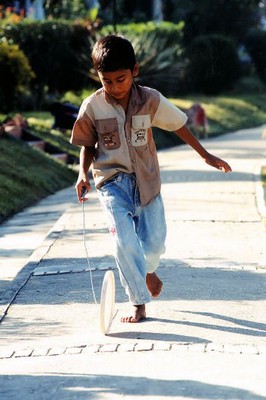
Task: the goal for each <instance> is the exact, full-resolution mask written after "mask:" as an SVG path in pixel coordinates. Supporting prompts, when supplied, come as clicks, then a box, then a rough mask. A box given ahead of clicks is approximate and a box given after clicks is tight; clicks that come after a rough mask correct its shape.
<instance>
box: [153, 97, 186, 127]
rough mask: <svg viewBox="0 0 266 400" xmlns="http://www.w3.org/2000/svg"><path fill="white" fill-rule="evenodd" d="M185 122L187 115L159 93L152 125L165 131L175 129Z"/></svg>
mask: <svg viewBox="0 0 266 400" xmlns="http://www.w3.org/2000/svg"><path fill="white" fill-rule="evenodd" d="M186 122H187V115H186V114H185V113H184V112H183V111H181V110H180V109H179V108H178V107H176V106H175V105H174V104H172V103H171V102H170V101H169V100H167V99H166V98H165V97H164V96H163V95H162V94H161V93H160V103H159V106H158V109H157V111H156V113H155V115H154V118H153V121H152V126H156V127H157V128H161V129H164V130H166V131H176V130H178V129H180V128H182V126H184V125H185V124H186Z"/></svg>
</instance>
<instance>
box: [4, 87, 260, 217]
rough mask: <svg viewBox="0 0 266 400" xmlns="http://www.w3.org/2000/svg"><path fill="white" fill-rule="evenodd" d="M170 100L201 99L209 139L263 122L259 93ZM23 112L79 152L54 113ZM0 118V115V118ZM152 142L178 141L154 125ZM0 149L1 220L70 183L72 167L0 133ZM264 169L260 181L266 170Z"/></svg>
mask: <svg viewBox="0 0 266 400" xmlns="http://www.w3.org/2000/svg"><path fill="white" fill-rule="evenodd" d="M170 100H171V101H172V102H173V103H174V104H175V105H176V106H178V107H180V108H181V109H183V110H187V109H189V108H190V107H191V106H192V104H194V103H200V104H201V105H202V106H203V107H204V109H205V111H206V114H207V119H208V133H209V137H211V136H216V135H220V134H223V133H228V132H231V131H235V130H238V129H244V128H252V127H255V126H260V125H263V124H266V94H264V93H251V94H246V95H244V94H241V95H235V96H232V95H231V96H217V97H216V96H213V97H206V96H190V97H189V98H178V99H170ZM80 102H81V99H80ZM23 116H24V117H25V118H27V120H28V123H29V127H30V130H31V131H32V132H33V133H34V134H35V135H36V136H38V137H39V138H41V139H44V140H45V141H46V142H48V143H50V144H52V145H53V146H55V147H58V148H59V149H60V150H61V151H63V152H65V153H68V154H69V155H71V156H73V157H78V156H79V148H78V147H76V146H72V145H70V143H69V138H70V131H67V132H64V133H62V132H60V131H58V130H53V129H51V126H52V124H53V117H52V115H51V114H50V113H49V112H27V113H23ZM4 118H5V116H4V115H1V114H0V121H2V120H3V119H4ZM155 141H156V144H157V148H158V149H162V148H165V147H169V146H173V145H178V144H179V143H180V139H178V138H177V136H176V135H175V134H173V133H167V134H163V132H162V131H160V130H157V129H156V130H155ZM0 152H1V157H0V192H1V197H0V222H2V221H3V220H4V219H6V218H8V217H10V216H11V215H13V214H15V213H17V212H18V211H20V210H22V209H23V208H25V207H27V206H30V205H32V204H34V202H36V201H38V200H40V199H41V198H42V197H45V196H47V195H49V194H51V193H54V192H56V191H57V190H60V189H62V188H64V187H66V186H68V185H71V184H73V183H74V182H75V179H76V172H74V171H73V169H71V168H69V167H67V166H66V165H63V164H62V163H61V162H59V161H56V160H54V159H52V158H51V157H50V156H48V155H47V154H43V153H42V152H40V151H38V150H36V149H33V148H31V147H29V146H27V145H26V144H24V143H21V142H19V141H16V140H13V139H12V138H8V137H3V136H2V137H0ZM263 171H264V172H263V177H264V181H265V180H266V178H265V175H266V174H265V169H264V170H263Z"/></svg>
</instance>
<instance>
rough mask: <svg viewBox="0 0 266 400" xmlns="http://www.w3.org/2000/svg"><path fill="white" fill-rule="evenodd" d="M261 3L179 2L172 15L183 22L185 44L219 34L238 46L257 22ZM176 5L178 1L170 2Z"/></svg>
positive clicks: (244, 0) (225, 0) (240, 0)
mask: <svg viewBox="0 0 266 400" xmlns="http://www.w3.org/2000/svg"><path fill="white" fill-rule="evenodd" d="M260 2H261V1H260V0H230V1H228V0H215V1H213V0H197V1H194V0H178V5H179V7H178V9H177V10H176V13H175V15H174V18H176V19H177V20H179V19H184V21H185V28H184V43H185V44H188V43H190V42H191V40H192V39H193V38H195V37H196V36H199V35H207V34H213V33H216V34H221V35H225V36H230V37H232V38H234V39H235V40H236V42H238V43H241V42H242V39H243V37H244V36H245V34H246V32H247V31H248V30H249V29H250V28H254V27H257V26H258V24H259V20H260V9H259V5H260ZM172 3H177V0H172Z"/></svg>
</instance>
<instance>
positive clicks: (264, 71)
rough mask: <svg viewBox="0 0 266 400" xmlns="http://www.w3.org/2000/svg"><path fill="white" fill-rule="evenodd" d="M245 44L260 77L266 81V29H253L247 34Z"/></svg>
mask: <svg viewBox="0 0 266 400" xmlns="http://www.w3.org/2000/svg"><path fill="white" fill-rule="evenodd" d="M245 45H246V48H247V51H248V53H249V54H250V56H251V58H252V60H253V62H254V65H255V68H256V71H257V73H258V76H259V78H260V79H261V81H262V82H263V83H266V31H263V30H258V29H256V30H251V31H250V32H249V33H248V34H247V36H246V39H245Z"/></svg>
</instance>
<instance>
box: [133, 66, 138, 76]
mask: <svg viewBox="0 0 266 400" xmlns="http://www.w3.org/2000/svg"><path fill="white" fill-rule="evenodd" d="M138 74H139V64H135V65H134V68H133V78H136V76H138Z"/></svg>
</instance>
